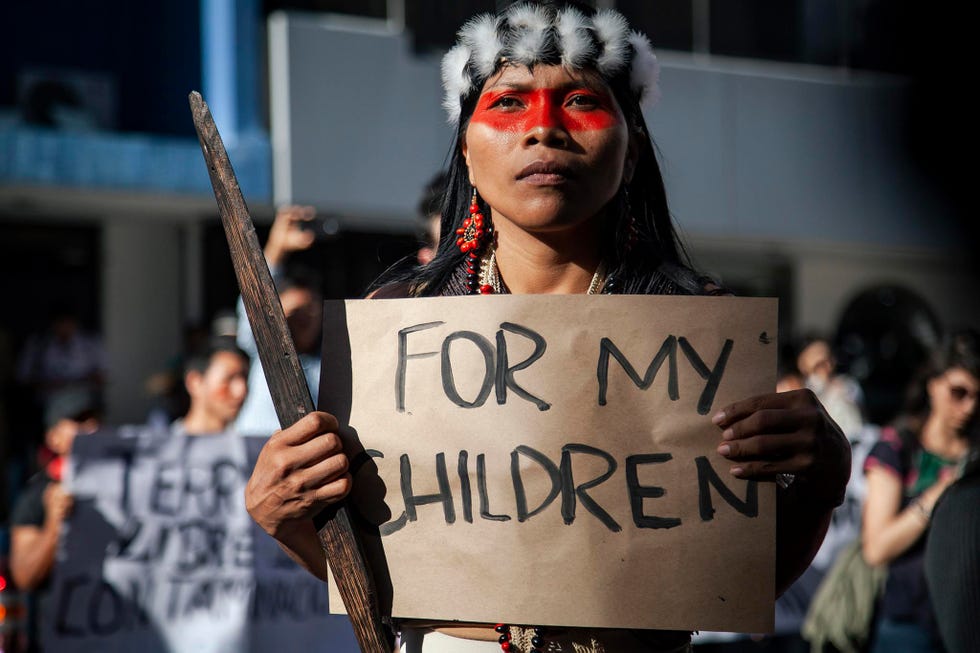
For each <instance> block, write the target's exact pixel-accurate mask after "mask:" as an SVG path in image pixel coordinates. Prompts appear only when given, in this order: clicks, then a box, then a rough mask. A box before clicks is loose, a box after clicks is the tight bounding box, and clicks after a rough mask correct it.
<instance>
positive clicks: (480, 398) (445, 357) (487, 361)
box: [442, 331, 494, 408]
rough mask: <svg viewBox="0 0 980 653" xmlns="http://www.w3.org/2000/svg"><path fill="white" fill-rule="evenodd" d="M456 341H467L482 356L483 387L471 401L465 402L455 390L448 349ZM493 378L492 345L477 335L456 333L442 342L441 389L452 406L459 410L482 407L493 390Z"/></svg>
mask: <svg viewBox="0 0 980 653" xmlns="http://www.w3.org/2000/svg"><path fill="white" fill-rule="evenodd" d="M456 340H469V341H470V342H472V343H473V344H474V345H476V347H477V349H479V350H480V353H481V354H483V364H484V366H485V370H486V372H485V374H484V375H483V386H482V387H481V388H480V393H479V394H478V395H477V396H476V399H474V400H473V401H466V400H465V399H463V398H462V397H460V396H459V392H458V391H457V390H456V381H455V379H454V378H453V363H452V360H451V359H450V356H449V347H450V346H451V345H452V344H453V342H454V341H456ZM493 376H494V365H493V345H492V344H491V343H490V341H489V340H487V339H486V338H484V337H483V336H481V335H480V334H479V333H474V332H472V331H456V332H455V333H452V334H450V335H449V337H448V338H446V339H445V340H443V341H442V389H443V391H444V392H445V393H446V396H447V397H449V400H450V401H452V402H453V403H454V404H456V405H457V406H459V407H460V408H477V407H479V406H482V405H483V404H484V402H486V400H487V397H489V396H490V391H491V390H492V389H493Z"/></svg>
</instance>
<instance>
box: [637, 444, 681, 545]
mask: <svg viewBox="0 0 980 653" xmlns="http://www.w3.org/2000/svg"><path fill="white" fill-rule="evenodd" d="M672 457H673V456H671V455H670V454H669V453H649V454H640V455H636V456H627V457H626V489H627V490H628V491H629V495H630V510H631V511H632V513H633V523H634V524H635V525H636V527H637V528H673V527H675V526H680V525H681V520H680V519H678V518H677V517H652V516H650V515H647V514H645V513H644V512H643V500H644V499H656V498H658V497H662V496H663V495H664V494H666V491H665V490H664V489H663V488H662V487H659V486H656V485H640V479H639V475H638V474H637V473H636V468H637V467H638V466H640V465H651V464H657V463H665V462H667V461H668V460H670V459H671V458H672Z"/></svg>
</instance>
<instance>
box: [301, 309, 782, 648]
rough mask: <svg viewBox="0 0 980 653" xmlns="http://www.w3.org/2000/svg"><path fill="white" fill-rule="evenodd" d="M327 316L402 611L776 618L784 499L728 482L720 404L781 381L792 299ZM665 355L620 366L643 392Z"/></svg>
mask: <svg viewBox="0 0 980 653" xmlns="http://www.w3.org/2000/svg"><path fill="white" fill-rule="evenodd" d="M325 316H326V318H325V333H324V342H325V350H324V373H323V381H322V382H321V396H320V408H321V409H322V410H328V411H329V412H333V413H335V414H337V415H338V418H340V420H341V423H342V424H349V428H348V429H347V432H346V433H345V437H346V439H347V443H348V445H349V447H348V448H349V451H350V452H352V453H354V454H355V456H354V459H353V462H354V470H355V484H354V493H353V495H352V502H353V506H354V508H355V511H356V512H357V513H358V514H360V515H361V516H363V518H364V523H363V524H362V526H365V533H366V534H367V539H368V545H369V548H370V549H371V550H372V551H373V558H374V563H375V564H374V567H375V573H376V575H377V576H378V579H379V586H380V587H381V592H382V594H383V596H382V602H383V603H384V604H385V605H386V607H387V608H389V609H390V611H391V613H392V615H393V616H395V617H398V618H420V619H427V620H446V621H455V620H459V621H473V622H483V623H488V622H489V623H495V622H507V623H518V624H528V623H533V624H540V625H561V626H588V627H603V628H655V629H691V630H693V629H705V630H732V631H743V632H762V631H767V630H770V629H771V627H772V620H773V600H774V597H773V592H774V590H773V586H774V561H775V489H774V486H773V485H772V484H771V483H759V484H748V483H746V482H744V481H740V480H738V479H735V478H734V477H732V476H731V475H730V474H729V473H728V468H729V466H730V464H729V463H728V462H726V461H725V460H724V459H723V458H722V457H720V456H718V455H717V454H716V453H715V448H716V447H717V445H718V443H719V441H720V432H719V429H718V428H717V427H715V426H714V425H713V424H712V423H711V416H712V415H713V414H714V413H715V412H717V411H718V410H719V409H720V408H722V407H723V406H725V405H726V404H727V403H730V402H732V401H736V400H738V399H743V398H746V397H749V396H752V395H757V394H762V393H766V392H771V391H772V389H773V387H774V384H775V367H776V351H777V344H776V301H775V300H773V299H752V298H733V297H651V296H642V297H626V296H599V297H595V296H591V297H590V296H489V297H453V298H432V299H404V300H402V299H397V300H370V301H363V300H357V301H347V302H327V303H326V304H325ZM603 343H605V345H603ZM726 343H727V344H726ZM501 345H503V347H502V346H501ZM348 347H349V350H348ZM504 348H505V349H506V360H504V355H503V353H502V352H503V350H504ZM348 351H349V364H348V360H347V356H348ZM602 352H606V354H607V355H606V357H605V362H603V354H602ZM658 352H660V353H661V354H662V364H661V365H660V367H659V369H657V370H656V373H655V374H654V375H653V376H652V377H651V379H650V383H649V384H648V387H646V388H645V389H644V388H641V387H638V385H637V384H636V383H635V382H634V381H633V380H631V378H630V376H629V375H628V374H627V372H626V371H625V369H624V365H623V364H622V363H621V362H620V361H619V358H620V357H621V358H623V359H624V360H627V361H629V363H630V364H631V365H632V367H633V368H634V369H635V374H636V376H637V377H638V380H639V381H641V385H644V384H643V383H642V381H643V380H644V379H643V377H644V376H646V375H647V371H648V366H650V364H651V361H652V360H654V358H655V357H656V356H657V354H658ZM725 352H727V354H726V353H725ZM527 361H529V362H527ZM720 361H723V364H719V362H720ZM606 368H607V369H608V374H607V375H605V376H606V379H607V385H606V387H605V396H604V398H603V397H602V394H603V393H602V391H601V385H602V384H601V383H600V381H599V378H600V377H601V376H603V374H602V370H603V369H606ZM508 370H510V371H509V372H508ZM713 371H718V372H719V373H717V374H714V375H712V372H713ZM498 377H499V378H498ZM705 377H709V378H711V379H715V380H716V381H717V384H716V388H715V391H714V392H712V391H711V390H710V389H708V391H706V386H707V385H711V384H709V383H708V380H706V378H705ZM603 399H604V401H603ZM364 449H366V450H367V453H361V454H359V455H357V452H359V451H362V450H364ZM718 485H722V486H723V487H726V488H730V490H731V495H730V496H729V499H727V500H726V499H725V498H724V497H723V496H722V493H721V492H719V490H718V488H717V486H718ZM750 485H754V488H750ZM521 489H523V501H522V498H521V495H522V492H521ZM406 492H407V494H408V495H409V498H411V496H414V498H415V502H414V503H415V505H414V506H412V505H410V504H412V503H413V502H412V501H411V500H409V501H408V502H406ZM753 493H754V495H755V501H753V500H752V499H751V497H752V496H753ZM708 503H710V508H709V507H708V505H707V504H708ZM753 505H754V506H756V507H757V510H753V509H752V506H753ZM738 508H741V509H738ZM650 518H659V519H650ZM372 524H373V525H375V526H379V527H380V533H381V535H380V536H379V535H378V532H379V531H378V530H377V529H373V528H372V526H371V525H372ZM372 530H373V531H374V533H375V534H374V536H372V535H371V532H372ZM334 607H340V608H341V609H342V605H341V603H340V601H339V600H333V598H332V600H331V609H334Z"/></svg>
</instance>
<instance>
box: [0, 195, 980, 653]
mask: <svg viewBox="0 0 980 653" xmlns="http://www.w3.org/2000/svg"><path fill="white" fill-rule="evenodd" d="M443 186H444V181H443V180H441V179H438V178H437V179H435V180H433V183H432V185H431V186H430V188H429V189H428V190H427V192H426V194H425V196H424V197H423V199H422V202H421V203H420V206H419V213H420V220H421V222H420V230H419V231H420V236H421V241H422V242H421V244H420V248H419V251H418V253H417V259H418V262H420V263H422V264H425V263H427V262H428V260H430V259H431V258H432V255H433V253H434V251H435V248H436V247H438V241H439V234H438V213H439V206H440V205H441V198H440V196H439V194H438V193H439V191H438V189H439V188H441V187H443ZM313 219H314V214H313V211H312V209H310V208H308V207H287V208H284V209H282V210H281V211H280V212H279V213H278V214H277V217H276V219H275V222H274V224H273V227H272V230H271V232H270V235H269V238H268V241H267V243H266V246H265V255H266V258H267V260H268V262H269V265H270V269H271V271H272V274H273V278H274V280H275V282H276V285H277V288H278V289H279V293H280V299H281V302H282V306H283V309H284V312H285V314H286V318H287V322H288V325H289V328H290V332H291V334H292V336H293V339H294V342H295V345H296V348H297V352H298V353H299V356H300V361H301V363H302V366H303V370H304V372H305V374H306V377H307V380H308V383H309V387H310V390H311V393H312V395H313V396H314V397H315V396H316V393H317V386H318V383H319V376H320V357H319V341H320V321H321V314H320V311H321V298H320V294H319V292H318V288H317V285H316V283H315V282H311V281H310V280H309V279H304V278H303V277H302V276H301V275H291V274H289V273H288V272H287V270H288V265H287V264H288V261H289V258H290V256H291V255H292V254H294V253H295V252H298V251H302V250H306V249H308V248H309V247H310V246H311V245H312V244H313V241H314V235H313V233H312V231H311V230H310V229H308V228H307V226H308V223H310V221H312V220H313ZM783 349H784V355H783V356H782V361H781V368H780V374H779V384H778V390H779V391H787V390H794V389H800V388H809V390H811V391H812V392H813V393H814V394H815V395H816V396H817V397H818V398H819V399H820V401H821V403H822V404H823V406H824V407H825V409H826V410H827V411H828V413H829V414H830V415H831V416H832V417H833V419H834V420H835V421H836V422H837V423H838V424H839V425H840V427H841V429H842V431H843V432H844V433H845V435H846V436H847V437H848V439H849V440H850V442H851V446H852V474H851V480H850V483H849V485H848V489H847V496H846V498H845V501H844V503H843V504H842V505H841V506H840V507H839V508H838V509H837V511H836V513H835V514H834V518H833V522H832V524H831V525H830V528H829V531H828V533H827V536H826V538H825V540H824V542H823V545H822V547H821V548H820V550H819V551H818V552H817V554H816V557H815V558H814V560H813V564H812V565H811V567H810V569H808V570H807V572H806V573H805V574H804V575H803V576H802V577H801V578H800V579H799V580H798V581H797V582H796V584H795V585H794V586H793V587H791V588H790V589H789V591H787V592H786V593H785V594H784V595H783V596H782V597H781V598H779V600H778V601H777V606H776V630H775V632H774V633H772V634H765V635H747V634H741V635H737V634H731V633H700V634H698V635H697V636H696V638H695V649H696V650H698V651H704V652H714V651H718V652H721V651H726V652H736V653H737V652H742V651H785V652H787V653H792V652H796V651H801V652H802V651H808V650H813V651H855V652H857V651H872V652H873V653H885V652H895V651H898V652H901V651H917V652H933V651H934V652H941V651H947V650H948V651H950V652H951V653H956V652H962V651H968V650H980V649H977V648H976V647H977V646H980V626H978V625H977V623H976V622H977V620H976V617H977V615H980V605H978V596H980V576H978V568H980V561H978V556H980V530H978V529H980V523H978V516H980V500H978V499H980V496H978V492H980V471H978V470H980V455H978V454H980V447H978V435H977V434H978V429H977V421H978V420H977V419H975V417H976V408H977V395H978V392H980V337H978V335H977V333H976V332H974V331H971V330H961V331H955V332H951V333H949V334H947V336H946V338H945V340H944V342H943V343H942V345H941V346H939V347H937V348H936V349H935V351H933V352H932V355H931V356H930V358H929V360H928V361H927V362H926V364H925V365H924V367H923V369H922V370H921V372H920V374H919V375H918V376H917V377H916V378H915V379H914V380H913V381H912V383H911V385H910V386H909V389H908V395H907V397H906V398H905V403H904V409H903V411H902V413H901V414H900V415H899V417H898V418H896V419H895V420H893V421H892V422H890V423H888V424H881V425H879V424H871V423H869V422H868V420H867V419H866V411H865V408H864V399H863V391H862V387H861V385H860V384H859V383H858V382H857V381H856V380H855V379H854V378H851V377H850V376H847V375H846V374H843V373H841V372H840V371H838V369H837V367H838V365H837V359H836V356H835V351H834V346H833V343H832V340H831V339H830V338H829V337H821V336H816V335H807V336H805V337H802V338H800V339H798V340H797V341H794V342H789V343H784V347H783ZM8 358H9V359H10V361H11V363H12V367H14V368H15V369H14V375H13V376H14V379H13V380H12V383H15V384H16V385H17V387H18V388H19V389H20V392H21V394H20V395H19V396H21V397H27V398H28V400H27V401H26V402H24V403H22V404H21V405H17V406H14V405H4V406H3V407H2V411H0V419H2V418H3V417H4V416H7V415H10V414H11V413H12V412H14V411H18V410H19V411H26V412H28V413H29V414H31V415H33V416H34V423H35V428H34V429H33V430H30V431H28V432H19V433H12V432H10V431H9V429H4V430H3V431H2V433H4V434H5V437H4V438H3V442H2V445H0V446H2V449H3V452H4V454H5V458H6V460H7V461H8V462H7V464H6V465H5V466H4V470H3V471H4V477H3V479H2V480H3V484H2V486H0V499H2V503H0V518H2V519H3V521H5V522H6V523H7V524H9V542H6V541H4V542H0V546H2V547H3V548H2V549H0V553H7V551H8V550H9V556H7V561H6V562H7V564H6V567H5V568H0V596H2V597H3V602H2V603H0V611H2V612H0V615H2V616H3V620H0V625H2V626H3V629H2V630H0V651H3V652H7V651H27V650H31V651H34V650H40V647H39V643H38V637H37V633H38V632H39V624H40V621H41V620H43V618H44V614H43V612H41V611H39V609H38V607H37V606H38V605H40V603H39V602H38V601H37V599H39V598H41V597H43V596H44V593H45V591H46V583H47V581H48V579H49V578H50V575H51V572H52V568H53V566H54V564H55V554H56V550H57V547H58V541H59V538H60V537H61V536H62V535H63V524H64V520H65V518H66V516H68V515H69V514H70V512H71V510H72V506H73V499H72V496H71V495H70V494H69V493H68V492H67V491H66V490H65V485H64V484H63V481H62V475H63V470H64V468H65V462H66V460H67V458H68V457H69V456H70V454H71V447H72V442H73V441H74V439H75V438H76V437H80V436H84V435H85V434H89V433H93V432H95V431H96V430H97V429H98V428H99V427H100V424H101V423H102V418H103V411H102V394H103V388H104V385H105V382H106V379H107V378H110V377H111V375H112V370H111V369H109V368H108V367H107V364H106V360H105V353H104V350H103V347H102V343H101V339H100V337H99V335H98V334H95V333H89V332H86V331H85V330H84V329H83V328H82V326H81V324H80V321H79V318H78V316H77V314H76V313H74V312H73V311H72V310H70V309H68V308H61V309H58V310H57V311H55V312H54V313H52V315H51V319H50V325H49V328H48V329H47V330H45V331H44V332H43V333H38V334H36V335H34V336H32V337H31V338H29V339H28V340H27V342H26V343H25V344H24V346H23V347H22V348H21V350H20V351H19V352H16V354H15V355H13V356H9V357H8ZM147 391H148V392H150V393H151V394H153V395H154V397H155V404H154V408H153V410H152V411H151V412H150V414H148V415H147V418H146V419H147V423H148V424H153V425H156V426H157V427H158V428H161V429H168V430H169V431H170V432H171V433H172V434H174V435H175V436H206V435H208V434H216V433H226V432H236V433H240V434H247V435H248V434H262V435H268V434H271V433H272V432H273V431H274V430H275V429H277V428H278V420H277V418H276V413H275V410H274V407H273V405H272V401H271V398H270V397H269V391H268V388H267V386H266V383H265V378H264V375H263V373H262V369H261V364H260V362H259V361H258V359H257V350H256V345H255V342H254V340H253V338H252V335H251V330H250V328H249V325H248V321H247V319H246V318H245V316H244V313H243V308H242V306H241V305H239V307H238V313H237V315H236V316H234V318H232V317H231V316H228V315H224V316H220V317H219V318H217V319H216V320H215V321H214V322H213V323H212V324H210V325H207V326H201V325H195V326H194V327H191V328H188V329H187V331H186V334H185V341H184V346H183V348H182V350H181V351H179V352H175V354H174V357H173V358H172V360H171V361H168V362H167V363H166V365H165V366H163V369H161V370H160V371H159V372H158V373H156V374H154V375H153V376H152V377H151V378H149V379H147ZM11 396H14V395H12V394H10V393H5V395H4V398H5V399H7V398H9V397H11ZM20 423H23V422H20ZM26 598H29V600H25V599H26ZM25 607H26V609H25Z"/></svg>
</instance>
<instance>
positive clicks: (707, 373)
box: [678, 337, 735, 415]
mask: <svg viewBox="0 0 980 653" xmlns="http://www.w3.org/2000/svg"><path fill="white" fill-rule="evenodd" d="M678 342H679V343H680V345H681V349H682V350H683V351H684V355H685V356H687V360H689V361H690V362H691V367H693V368H694V371H695V372H697V373H698V375H699V376H700V377H701V378H702V379H705V380H707V383H705V384H704V391H703V392H701V398H700V399H698V415H707V414H708V411H709V410H711V404H712V403H713V402H714V400H715V393H716V392H718V386H719V385H721V377H722V375H723V374H724V373H725V365H726V364H728V356H729V354H731V353H732V345H734V344H735V342H734V341H732V340H725V344H724V345H723V346H722V348H721V353H720V354H718V360H717V361H716V362H715V367H714V369H712V370H708V366H707V365H705V364H704V361H703V360H701V357H700V356H698V352H696V351H694V347H692V346H691V343H689V342H688V341H687V338H684V337H681V338H680V339H679V340H678Z"/></svg>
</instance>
